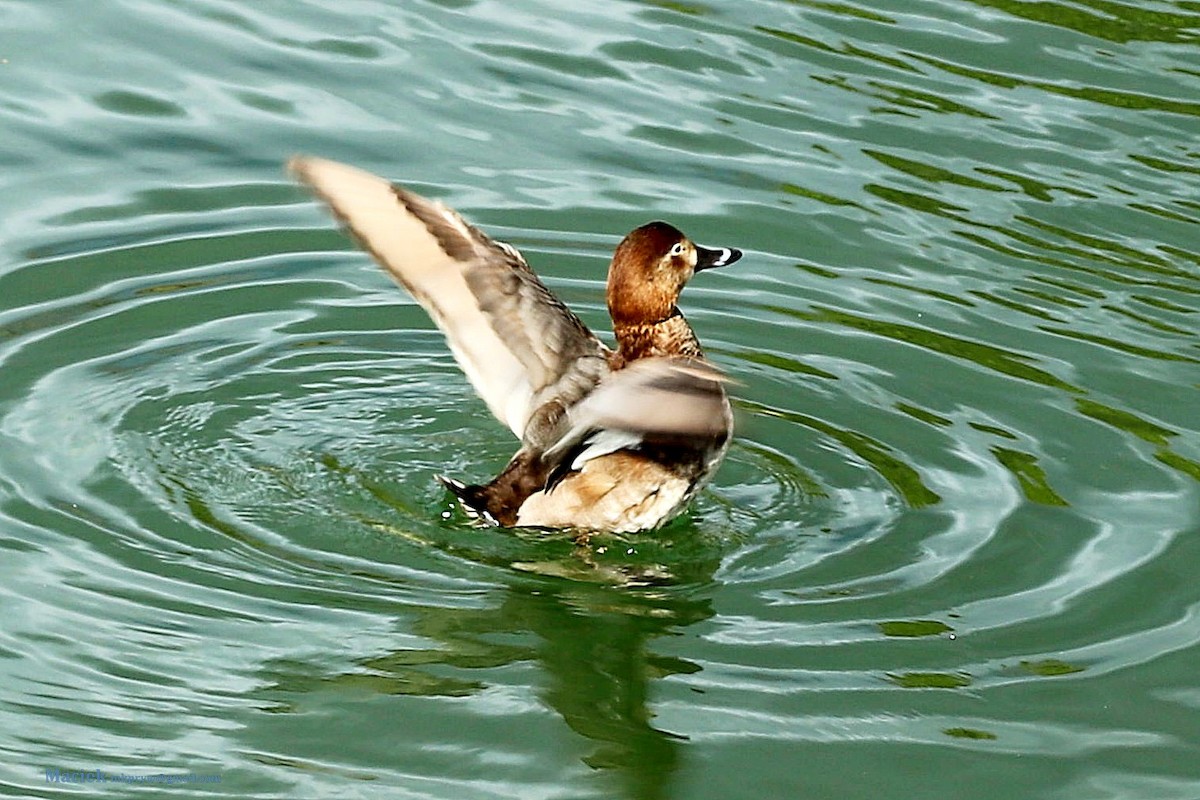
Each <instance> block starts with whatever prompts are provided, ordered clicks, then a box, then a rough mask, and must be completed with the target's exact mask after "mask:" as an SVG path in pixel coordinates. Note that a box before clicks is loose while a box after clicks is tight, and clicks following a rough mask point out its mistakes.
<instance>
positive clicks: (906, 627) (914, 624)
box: [879, 619, 954, 638]
mask: <svg viewBox="0 0 1200 800" xmlns="http://www.w3.org/2000/svg"><path fill="white" fill-rule="evenodd" d="M953 630H954V628H951V627H950V626H949V625H947V624H946V623H944V622H942V621H940V620H936V619H912V620H893V621H891V622H881V623H879V632H880V633H882V634H883V635H884V636H898V637H902V638H914V637H919V636H940V635H942V634H943V633H950V632H952V631H953Z"/></svg>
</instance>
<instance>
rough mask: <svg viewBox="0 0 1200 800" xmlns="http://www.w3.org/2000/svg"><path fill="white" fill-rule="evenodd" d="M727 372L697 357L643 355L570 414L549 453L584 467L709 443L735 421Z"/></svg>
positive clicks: (723, 435)
mask: <svg viewBox="0 0 1200 800" xmlns="http://www.w3.org/2000/svg"><path fill="white" fill-rule="evenodd" d="M727 381H728V379H727V378H726V377H725V375H724V373H722V372H721V371H720V370H718V369H717V368H716V367H714V366H713V365H712V364H709V363H708V362H707V361H703V360H701V359H696V358H681V357H670V358H666V357H656V358H643V359H639V360H637V361H634V362H633V363H631V364H629V365H627V366H626V367H625V368H623V369H620V370H617V371H616V372H613V373H610V374H609V375H607V376H606V377H605V378H604V380H603V381H602V382H601V383H600V384H599V386H598V387H597V388H596V389H595V391H593V392H592V393H591V394H589V395H588V396H587V397H586V398H585V399H584V400H583V401H582V402H580V403H579V404H578V405H576V406H575V407H573V408H572V409H571V410H570V412H569V414H568V421H569V427H568V428H567V430H566V431H565V432H564V434H563V435H562V438H561V439H559V440H558V441H557V442H556V443H555V444H554V445H553V446H552V447H551V448H550V449H549V450H548V451H547V453H546V456H548V457H558V458H561V459H563V464H562V466H563V467H566V468H569V469H579V468H580V467H581V466H582V465H583V463H584V462H586V461H588V460H589V459H592V458H596V457H597V456H601V455H605V454H607V453H611V452H615V451H616V450H620V449H625V448H634V449H636V448H638V447H640V446H642V445H644V444H647V443H658V444H667V443H670V444H683V445H695V446H701V447H703V446H708V445H715V444H720V443H723V442H724V441H725V439H727V437H728V435H729V432H730V429H731V426H732V423H733V417H732V411H731V409H730V407H729V399H728V397H726V395H725V383H726V382H727Z"/></svg>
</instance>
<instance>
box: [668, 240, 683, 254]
mask: <svg viewBox="0 0 1200 800" xmlns="http://www.w3.org/2000/svg"><path fill="white" fill-rule="evenodd" d="M668 255H670V256H672V257H674V256H681V255H683V242H676V243H675V244H673V245H671V252H670V253H668Z"/></svg>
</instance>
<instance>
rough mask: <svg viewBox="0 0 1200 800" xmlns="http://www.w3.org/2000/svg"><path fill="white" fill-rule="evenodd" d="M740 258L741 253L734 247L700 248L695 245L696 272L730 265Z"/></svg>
mask: <svg viewBox="0 0 1200 800" xmlns="http://www.w3.org/2000/svg"><path fill="white" fill-rule="evenodd" d="M741 257H742V251H741V250H738V249H737V248H736V247H701V246H700V245H696V269H695V271H696V272H699V271H700V270H702V269H716V268H717V267H724V266H728V265H729V264H732V263H733V262H735V261H737V260H738V259H739V258H741Z"/></svg>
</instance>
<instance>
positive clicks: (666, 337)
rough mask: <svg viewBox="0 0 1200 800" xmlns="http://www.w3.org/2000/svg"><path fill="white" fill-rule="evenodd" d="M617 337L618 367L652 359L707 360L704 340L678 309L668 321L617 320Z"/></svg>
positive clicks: (667, 318) (614, 325)
mask: <svg viewBox="0 0 1200 800" xmlns="http://www.w3.org/2000/svg"><path fill="white" fill-rule="evenodd" d="M613 335H614V336H616V339H617V353H616V362H617V363H616V366H617V367H618V368H619V367H621V366H624V365H625V364H628V363H629V362H630V361H636V360H638V359H639V358H650V357H651V356H687V357H690V358H703V357H704V352H703V351H702V350H701V349H700V340H699V339H697V338H696V334H695V333H694V332H693V331H692V326H691V325H688V322H687V320H686V319H684V318H683V314H681V313H679V309H678V308H673V309H672V310H671V314H670V315H669V316H668V317H666V318H665V319H662V320H658V321H655V322H629V321H624V320H614V322H613Z"/></svg>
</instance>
